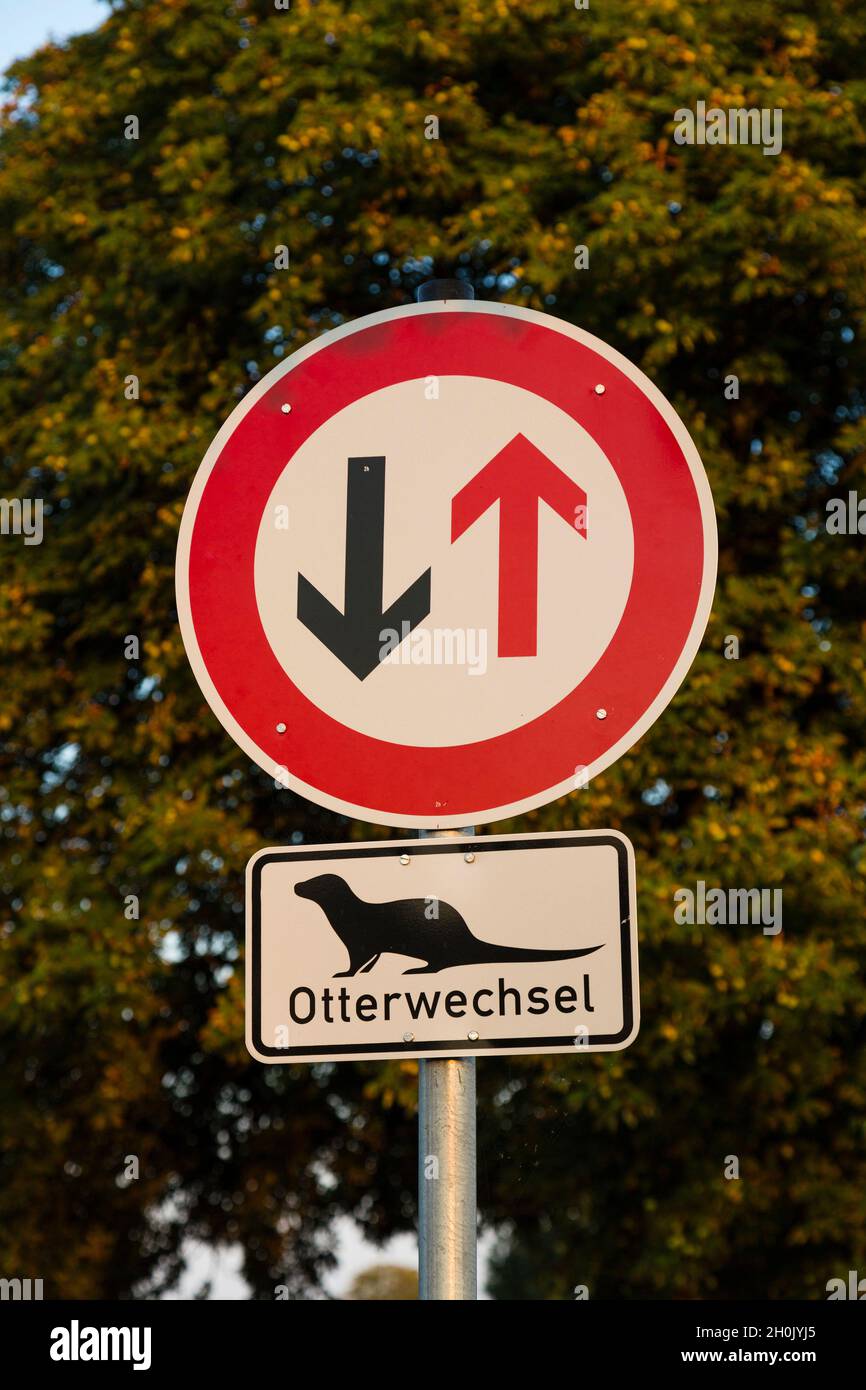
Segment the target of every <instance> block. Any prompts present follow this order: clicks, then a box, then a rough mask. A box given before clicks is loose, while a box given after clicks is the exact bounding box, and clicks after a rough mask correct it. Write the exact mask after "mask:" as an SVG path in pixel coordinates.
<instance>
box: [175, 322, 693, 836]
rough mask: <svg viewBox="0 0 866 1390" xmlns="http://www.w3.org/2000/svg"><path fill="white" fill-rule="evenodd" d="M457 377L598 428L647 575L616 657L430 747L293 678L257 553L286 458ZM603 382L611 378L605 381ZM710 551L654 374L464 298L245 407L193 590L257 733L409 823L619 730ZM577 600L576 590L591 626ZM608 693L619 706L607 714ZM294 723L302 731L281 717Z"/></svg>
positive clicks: (202, 532)
mask: <svg viewBox="0 0 866 1390" xmlns="http://www.w3.org/2000/svg"><path fill="white" fill-rule="evenodd" d="M480 364H485V365H484V366H481V365H480ZM449 375H461V376H479V377H490V378H492V379H494V380H497V381H502V382H507V383H511V384H512V385H514V386H519V387H523V388H524V389H525V390H528V391H532V392H534V393H535V394H537V395H539V396H542V397H544V399H545V400H548V401H550V402H551V403H552V404H553V405H555V406H558V407H559V408H560V409H561V410H563V411H565V413H566V414H567V415H570V416H571V417H572V419H574V420H576V421H577V422H578V423H579V424H580V425H582V426H583V428H584V429H585V430H587V431H588V432H589V434H591V435H592V437H593V438H594V439H595V440H596V441H597V443H598V444H599V445H600V447H601V448H602V449H603V451H604V453H605V454H606V455H607V458H608V459H609V460H610V463H611V464H612V466H613V468H614V469H615V470H616V473H617V476H618V477H619V480H620V483H621V484H622V487H623V490H624V492H625V495H626V498H627V501H628V505H629V508H630V512H631V519H632V526H633V530H634V573H633V578H632V585H631V590H630V593H629V597H628V601H627V603H626V607H625V611H624V613H623V615H622V618H621V620H620V623H619V627H618V628H617V630H616V632H615V634H614V636H613V637H612V639H611V641H610V643H609V645H608V647H607V649H606V650H605V652H604V654H603V655H602V657H601V658H600V660H599V661H598V662H597V664H596V665H595V667H594V668H593V670H592V671H591V672H590V673H589V674H588V675H587V676H586V677H585V679H584V680H583V681H582V682H581V683H580V684H579V685H578V686H577V687H576V688H575V689H574V690H573V691H571V693H570V694H569V695H567V696H565V698H564V699H562V700H561V701H560V702H559V703H558V704H557V705H555V706H554V707H553V708H552V709H550V710H547V711H546V712H545V713H544V714H542V715H539V716H538V717H537V718H536V719H533V720H532V721H531V722H529V723H528V724H525V725H523V726H521V727H520V728H517V729H513V730H510V731H509V732H507V733H504V734H500V735H498V736H496V737H495V738H490V739H485V740H482V741H479V742H476V743H470V744H460V745H454V746H450V747H416V746H408V745H404V744H394V743H388V742H385V741H384V740H381V739H376V738H371V737H369V736H368V735H366V734H362V733H359V732H358V731H357V730H354V729H350V728H348V727H347V726H346V725H344V724H341V723H339V722H338V721H337V720H335V719H332V718H331V717H330V716H329V715H327V714H325V713H324V712H323V711H322V710H320V709H318V708H317V707H316V705H314V704H313V703H312V702H311V701H310V700H309V699H308V698H307V696H306V695H304V694H303V692H302V691H301V690H299V688H298V687H297V686H296V685H295V684H294V683H293V681H291V680H290V678H289V676H288V675H287V674H286V672H285V671H284V670H283V668H282V667H281V666H280V664H279V662H278V661H277V659H276V657H275V656H274V653H273V651H272V650H271V647H270V645H269V643H268V640H267V637H266V635H265V632H264V628H263V627H262V623H261V619H260V617H259V612H258V606H257V603H256V594H255V585H254V560H255V550H256V541H257V537H258V531H259V526H260V523H261V518H262V514H263V511H264V508H265V506H266V505H267V501H268V498H269V497H270V494H271V491H272V489H273V488H274V486H275V484H276V482H277V479H278V478H279V476H280V474H281V473H282V471H283V469H284V468H285V467H286V462H287V460H288V461H290V460H291V459H292V457H293V456H294V454H295V452H296V450H297V449H298V448H299V447H300V446H301V444H303V442H304V441H305V440H306V439H307V438H309V436H310V435H311V434H312V433H313V432H314V431H315V430H317V429H318V428H319V427H320V426H321V425H322V424H323V423H324V422H325V421H326V420H328V419H330V417H331V416H333V415H335V414H336V413H337V412H338V411H340V410H343V409H344V408H345V407H346V406H348V405H350V404H351V403H352V402H353V401H355V400H357V399H360V398H361V397H362V396H366V395H368V394H370V393H371V392H373V391H379V390H381V389H382V388H383V387H386V386H392V385H394V384H395V383H397V382H401V381H407V380H413V379H417V378H424V377H428V376H449ZM597 383H600V384H602V385H604V387H605V391H604V393H602V394H597V393H595V391H594V390H593V388H594V386H595V385H596V384H597ZM285 401H289V402H291V403H292V404H293V406H294V408H293V410H292V413H291V414H290V415H286V414H283V413H282V411H281V409H280V407H281V405H282V404H283V402H285ZM590 517H591V513H590ZM703 564H704V541H703V522H702V517H701V508H700V503H699V499H698V495H697V491H696V488H695V483H694V480H693V478H692V474H691V471H690V469H689V465H688V461H687V460H686V457H685V455H684V454H683V451H682V449H681V448H680V445H679V443H678V442H677V440H676V438H675V437H674V435H673V433H672V431H671V429H670V427H669V426H668V424H667V423H666V421H665V420H664V419H663V418H662V416H661V415H660V414H659V412H658V410H657V409H656V407H655V406H654V405H653V404H652V403H651V402H650V400H649V399H648V398H647V397H646V396H645V395H644V394H643V392H642V391H641V389H640V387H639V386H638V385H636V383H635V382H633V381H632V380H631V379H630V378H629V377H627V376H625V375H624V373H623V372H621V371H620V370H619V368H617V367H616V366H614V364H613V363H611V362H609V361H608V360H607V359H606V358H605V357H603V356H601V354H599V353H597V352H595V351H594V350H593V349H592V348H590V347H588V346H587V345H585V344H584V343H581V342H579V341H578V340H577V339H574V338H571V337H569V336H567V335H565V334H563V333H560V332H557V331H556V330H555V329H551V328H547V327H544V326H542V325H539V324H538V323H534V322H531V321H528V320H526V319H522V318H516V317H510V316H509V315H505V314H495V313H490V314H485V313H484V312H483V311H479V310H477V309H475V310H473V311H471V312H469V311H462V312H461V311H460V310H456V309H455V310H450V309H449V310H448V311H438V312H431V313H426V314H413V315H407V316H406V317H405V318H395V319H393V320H391V321H387V322H383V323H381V322H380V323H378V324H375V325H371V326H370V327H369V328H361V329H359V330H358V331H357V332H355V333H351V334H348V335H347V336H345V337H342V338H338V339H337V340H336V341H335V342H333V343H331V344H329V345H328V346H327V347H324V348H322V349H321V350H320V351H318V352H314V353H312V354H311V355H310V356H309V357H307V358H305V359H304V360H303V361H302V362H300V363H299V364H298V365H297V366H296V367H294V368H292V369H291V370H290V371H289V372H287V373H285V374H284V375H283V376H281V377H280V378H279V379H278V380H277V381H275V382H274V384H273V386H271V387H270V389H269V390H268V391H266V392H265V393H264V395H263V396H262V397H261V398H260V399H259V400H257V401H256V403H255V405H254V406H252V408H251V409H250V410H248V411H247V413H246V414H245V415H244V416H243V418H242V419H241V420H240V421H239V422H238V424H237V426H236V428H235V429H234V431H233V433H232V435H231V436H230V438H229V439H228V440H227V441H226V443H225V445H224V446H223V449H222V451H221V453H220V455H219V457H218V459H217V461H216V463H215V464H214V466H213V468H212V470H211V473H210V476H209V477H208V479H207V482H206V484H205V486H204V490H203V492H202V495H201V497H200V500H199V504H198V509H197V512H196V514H195V517H194V521H193V528H192V536H191V540H190V551H189V601H190V609H191V615H192V622H193V626H194V629H195V634H196V638H197V641H198V645H199V650H200V652H201V657H202V660H203V662H204V664H205V666H206V668H207V670H208V672H209V674H210V677H211V680H212V681H213V684H214V686H215V688H216V691H217V693H218V694H219V696H220V699H221V700H222V701H223V703H224V704H225V706H226V707H227V709H229V710H230V711H231V713H232V715H233V716H234V718H235V719H236V720H237V723H238V724H239V725H240V727H241V728H242V729H243V730H244V732H245V733H246V734H247V736H248V737H249V738H250V739H252V741H253V742H254V743H255V744H256V746H257V747H258V748H259V749H260V750H261V751H262V752H263V753H264V754H265V755H266V756H267V757H268V758H271V759H273V762H274V764H276V765H282V766H285V767H286V768H287V769H288V770H289V773H290V774H291V775H292V776H294V777H297V778H298V779H299V780H300V781H302V782H304V783H306V784H307V785H308V786H309V787H311V788H315V789H317V790H320V791H321V792H322V793H323V794H324V795H326V796H327V797H329V798H332V799H333V800H338V801H341V802H345V803H350V804H351V805H352V806H353V807H357V808H367V809H369V810H377V811H382V812H386V811H387V812H388V814H389V817H390V819H391V821H392V823H394V824H399V823H400V817H401V816H411V817H421V816H426V817H435V816H443V817H447V816H459V815H463V814H464V813H465V814H466V816H467V817H471V813H473V812H474V813H476V814H480V813H481V811H483V810H486V809H494V808H497V807H504V806H508V805H511V804H515V803H519V802H522V801H526V800H529V799H530V798H532V797H534V796H539V795H541V794H542V793H543V792H544V791H546V790H548V789H551V788H555V787H557V786H559V785H561V784H562V783H563V782H565V781H566V780H567V779H568V778H570V777H571V776H573V774H574V770H575V768H576V767H579V766H587V767H588V766H590V765H591V764H592V763H593V762H595V761H596V759H598V758H599V757H601V756H602V754H603V753H604V752H606V750H607V749H609V748H610V747H612V746H613V745H614V744H615V743H617V742H619V740H620V739H621V738H623V736H624V735H626V734H627V733H628V732H629V730H630V729H632V728H633V727H634V725H635V724H636V723H637V722H638V720H639V719H640V718H641V717H642V716H643V715H644V714H645V713H646V711H647V709H648V708H649V707H650V706H651V705H652V703H653V702H654V700H655V699H656V697H657V696H658V694H659V692H660V691H661V689H662V687H663V686H664V684H665V682H666V681H667V680H668V678H669V676H670V675H671V672H672V671H673V669H674V667H675V666H676V663H677V661H678V660H679V657H680V655H681V653H682V650H683V648H684V646H685V644H686V642H687V640H688V637H689V633H690V631H691V627H692V623H693V620H694V617H695V611H696V609H697V605H698V601H699V596H700V591H701V583H702V575H703ZM579 603H580V596H576V601H575V627H576V628H577V624H578V622H579V612H580V609H579ZM575 636H576V640H577V633H576V634H575ZM602 707H603V708H604V709H606V710H607V718H606V719H604V720H600V719H598V718H597V715H596V711H597V710H598V709H599V708H602ZM278 722H281V723H284V724H285V725H286V726H287V730H286V733H284V734H282V735H281V734H278V733H277V732H276V725H277V723H278Z"/></svg>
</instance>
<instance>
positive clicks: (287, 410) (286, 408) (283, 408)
mask: <svg viewBox="0 0 866 1390" xmlns="http://www.w3.org/2000/svg"><path fill="white" fill-rule="evenodd" d="M601 389H602V391H603V390H604V387H602V388H601ZM280 410H281V411H282V412H283V414H284V415H291V413H292V407H291V406H290V405H289V403H288V401H286V402H284V404H283V405H281V406H280Z"/></svg>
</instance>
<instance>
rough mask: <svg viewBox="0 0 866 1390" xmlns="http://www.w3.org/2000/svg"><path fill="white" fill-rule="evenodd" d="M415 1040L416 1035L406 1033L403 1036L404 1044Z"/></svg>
mask: <svg viewBox="0 0 866 1390" xmlns="http://www.w3.org/2000/svg"><path fill="white" fill-rule="evenodd" d="M414 1039H415V1034H414V1033H404V1034H403V1041H404V1042H413V1041H414Z"/></svg>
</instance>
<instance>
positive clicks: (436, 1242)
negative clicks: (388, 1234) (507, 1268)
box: [418, 825, 478, 1299]
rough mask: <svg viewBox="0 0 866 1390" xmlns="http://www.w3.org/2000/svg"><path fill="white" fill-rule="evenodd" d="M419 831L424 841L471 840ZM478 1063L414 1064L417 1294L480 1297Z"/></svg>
mask: <svg viewBox="0 0 866 1390" xmlns="http://www.w3.org/2000/svg"><path fill="white" fill-rule="evenodd" d="M474 833H475V830H474V826H471V825H470V826H467V828H466V829H465V830H450V831H449V830H444V831H435V830H433V831H427V830H419V832H418V834H419V836H420V837H421V838H422V839H426V838H428V837H431V836H432V837H434V838H436V839H439V838H444V837H446V836H450V835H472V834H474ZM475 1154H476V1144H475V1058H474V1057H436V1058H433V1059H431V1060H429V1061H420V1062H419V1063H418V1295H419V1297H420V1298H423V1299H474V1298H477V1297H478V1245H477V1224H478V1223H477V1211H476V1160H475Z"/></svg>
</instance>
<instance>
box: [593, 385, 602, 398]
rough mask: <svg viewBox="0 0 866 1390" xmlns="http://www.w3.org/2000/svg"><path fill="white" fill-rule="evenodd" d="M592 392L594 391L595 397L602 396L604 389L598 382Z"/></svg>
mask: <svg viewBox="0 0 866 1390" xmlns="http://www.w3.org/2000/svg"><path fill="white" fill-rule="evenodd" d="M593 390H594V391H595V394H596V395H597V396H603V395H604V387H603V386H602V384H601V382H599V383H598V385H597V386H595V387H593Z"/></svg>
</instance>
